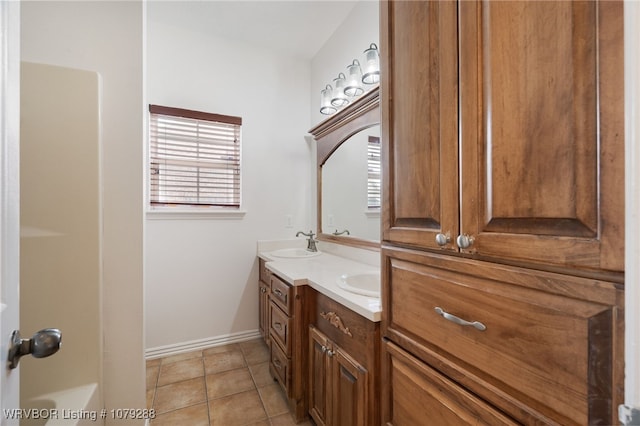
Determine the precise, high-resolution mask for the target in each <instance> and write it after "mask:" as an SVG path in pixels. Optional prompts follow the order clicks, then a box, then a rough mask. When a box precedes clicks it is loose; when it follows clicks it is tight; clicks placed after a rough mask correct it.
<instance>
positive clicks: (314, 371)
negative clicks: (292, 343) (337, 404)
mask: <svg viewBox="0 0 640 426" xmlns="http://www.w3.org/2000/svg"><path fill="white" fill-rule="evenodd" d="M330 346H331V344H330V342H329V340H328V339H327V337H326V336H325V335H324V334H322V333H321V332H320V331H318V329H316V328H315V327H309V390H308V392H309V414H310V415H311V418H313V421H314V422H315V424H316V425H318V426H325V425H326V424H328V422H330V421H331V420H330V416H329V413H330V406H331V404H330V401H329V400H328V399H329V396H330V389H331V386H330V382H331V377H330V374H329V373H330V368H329V358H328V357H327V355H326V353H327V350H328V348H329V347H330Z"/></svg>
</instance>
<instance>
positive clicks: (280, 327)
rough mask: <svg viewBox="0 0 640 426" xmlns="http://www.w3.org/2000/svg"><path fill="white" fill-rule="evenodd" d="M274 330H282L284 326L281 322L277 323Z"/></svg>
mask: <svg viewBox="0 0 640 426" xmlns="http://www.w3.org/2000/svg"><path fill="white" fill-rule="evenodd" d="M273 328H275V329H277V330H282V324H280V323H279V322H276V323H274V324H273Z"/></svg>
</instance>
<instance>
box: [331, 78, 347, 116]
mask: <svg viewBox="0 0 640 426" xmlns="http://www.w3.org/2000/svg"><path fill="white" fill-rule="evenodd" d="M333 83H334V85H335V88H334V89H333V97H332V98H331V105H333V106H334V107H336V108H341V107H343V106H345V105H346V104H348V103H349V99H347V95H345V94H344V88H345V85H346V78H345V76H344V74H343V73H340V74H338V78H335V79H334V80H333Z"/></svg>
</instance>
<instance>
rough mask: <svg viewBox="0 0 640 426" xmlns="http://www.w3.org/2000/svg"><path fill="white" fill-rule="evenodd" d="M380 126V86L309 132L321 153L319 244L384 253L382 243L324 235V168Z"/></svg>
mask: <svg viewBox="0 0 640 426" xmlns="http://www.w3.org/2000/svg"><path fill="white" fill-rule="evenodd" d="M376 124H380V92H379V87H377V86H376V87H374V88H373V89H371V90H370V91H368V92H367V93H365V94H364V95H362V96H361V97H360V98H358V99H357V100H356V101H354V102H353V103H351V104H349V105H347V106H346V107H345V108H344V109H342V110H341V111H339V112H337V113H336V114H334V115H332V116H331V117H329V118H327V119H326V120H324V121H323V122H322V123H320V124H318V125H317V126H315V127H313V128H312V129H311V130H309V133H310V134H311V135H312V136H313V138H314V139H315V140H316V149H317V151H316V152H317V186H318V189H317V192H318V194H317V197H318V199H317V201H318V213H317V214H318V235H317V237H318V240H321V241H331V242H334V243H338V244H345V245H349V246H356V247H361V248H366V249H370V250H380V241H377V242H376V241H372V240H365V239H362V238H357V237H343V236H338V235H333V234H325V233H323V232H322V166H323V165H324V163H325V162H326V161H327V160H328V159H329V157H331V154H333V153H334V152H335V150H336V149H338V147H340V145H342V143H343V142H345V141H346V140H347V139H349V138H350V137H351V136H353V135H355V134H356V133H358V132H360V131H362V130H365V129H368V128H369V127H373V126H375V125H376Z"/></svg>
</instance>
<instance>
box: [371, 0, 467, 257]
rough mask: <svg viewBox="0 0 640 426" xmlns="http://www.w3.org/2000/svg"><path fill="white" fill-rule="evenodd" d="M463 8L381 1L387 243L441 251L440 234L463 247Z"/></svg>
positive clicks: (447, 246) (443, 241) (443, 239)
mask: <svg viewBox="0 0 640 426" xmlns="http://www.w3.org/2000/svg"><path fill="white" fill-rule="evenodd" d="M456 10H457V6H456V4H455V2H437V1H430V2H426V1H389V2H381V13H380V14H381V23H382V25H381V34H380V43H381V48H380V51H381V52H383V53H384V54H385V56H384V57H383V60H382V63H381V66H382V70H381V78H382V82H381V86H380V88H381V107H382V126H381V127H382V137H383V141H386V142H387V143H384V144H383V153H382V158H383V159H384V166H383V172H382V176H383V206H385V208H383V209H382V212H383V217H382V221H383V225H382V228H383V236H382V239H383V240H385V241H392V242H396V243H402V244H409V245H414V246H420V247H430V248H438V247H439V245H438V242H437V241H436V237H438V241H439V242H440V243H441V244H443V246H442V247H443V248H445V249H449V250H456V247H455V245H454V244H453V241H454V240H455V237H456V235H457V234H458V204H459V203H458V143H457V140H458V135H457V128H458V79H457V76H458V69H457V67H458V62H457V43H458V41H457V33H456V31H457V15H456ZM391 29H393V31H392V30H391ZM440 234H441V235H442V236H441V237H440V236H439V235H440ZM447 235H448V236H449V238H450V241H449V242H447V241H446V236H447Z"/></svg>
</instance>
